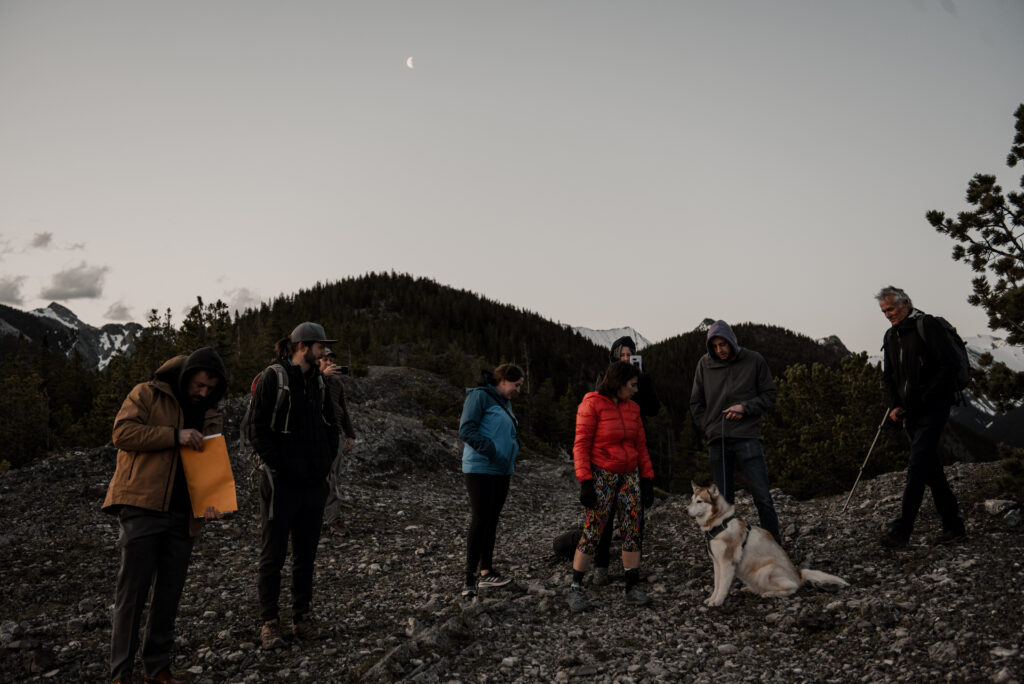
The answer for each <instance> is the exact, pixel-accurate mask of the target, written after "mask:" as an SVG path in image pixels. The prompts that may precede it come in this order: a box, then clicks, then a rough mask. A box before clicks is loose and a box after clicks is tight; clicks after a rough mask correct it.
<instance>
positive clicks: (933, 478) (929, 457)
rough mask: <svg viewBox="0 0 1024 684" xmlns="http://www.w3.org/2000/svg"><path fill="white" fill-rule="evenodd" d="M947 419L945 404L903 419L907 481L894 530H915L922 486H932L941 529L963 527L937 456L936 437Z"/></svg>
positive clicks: (893, 525) (900, 531) (903, 531)
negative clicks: (907, 442)
mask: <svg viewBox="0 0 1024 684" xmlns="http://www.w3.org/2000/svg"><path fill="white" fill-rule="evenodd" d="M948 419H949V407H948V406H946V407H944V408H940V409H933V410H931V411H927V412H925V413H923V414H922V415H921V416H920V417H917V418H912V419H910V420H908V421H907V423H906V430H907V437H909V438H910V464H909V465H908V466H907V485H906V487H905V488H904V489H903V507H902V510H901V511H900V517H899V519H898V520H896V521H894V522H893V524H892V529H893V530H894V531H896V532H899V533H901V534H905V535H910V533H911V532H913V531H914V521H915V520H916V519H917V512H918V510H920V508H921V501H922V500H923V499H924V488H925V487H928V488H930V489H931V490H932V498H934V499H935V509H936V510H937V511H938V512H939V516H940V517H941V518H942V527H943V529H946V530H962V529H963V525H964V521H963V520H962V519H961V518H960V511H959V506H958V504H957V501H956V495H955V494H953V490H952V489H950V487H949V482H947V481H946V473H945V471H943V470H942V459H941V458H940V457H939V437H941V436H942V429H943V428H944V427H945V426H946V421H947V420H948Z"/></svg>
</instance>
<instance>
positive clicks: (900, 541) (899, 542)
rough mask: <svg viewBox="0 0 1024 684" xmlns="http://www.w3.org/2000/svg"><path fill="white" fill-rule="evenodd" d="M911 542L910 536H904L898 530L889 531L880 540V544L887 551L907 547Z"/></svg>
mask: <svg viewBox="0 0 1024 684" xmlns="http://www.w3.org/2000/svg"><path fill="white" fill-rule="evenodd" d="M909 541H910V535H909V534H904V533H902V532H898V531H896V530H889V531H888V532H886V533H885V534H883V535H882V538H881V539H879V540H878V543H880V544H881V545H882V546H884V547H886V548H887V549H900V548H903V547H904V546H906V545H907V542H909Z"/></svg>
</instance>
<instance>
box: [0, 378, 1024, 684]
mask: <svg viewBox="0 0 1024 684" xmlns="http://www.w3.org/2000/svg"><path fill="white" fill-rule="evenodd" d="M346 387H347V388H348V394H349V396H350V400H351V409H352V412H353V415H354V420H355V423H356V426H357V430H358V431H359V442H358V445H357V447H356V450H355V452H354V453H353V454H352V455H351V456H350V458H349V459H348V460H347V463H346V468H347V471H348V476H347V479H348V482H347V486H346V495H347V500H346V507H345V516H346V522H347V524H348V525H349V527H350V529H351V535H350V536H346V537H338V536H327V535H325V536H324V538H323V539H322V540H321V544H320V552H319V557H318V560H317V563H318V567H317V575H316V598H315V608H316V613H317V615H318V617H319V620H320V625H321V627H322V635H321V638H320V639H318V640H315V641H311V642H296V641H289V642H288V644H287V646H286V647H285V648H283V649H279V650H275V651H269V652H267V651H263V650H261V649H260V648H259V647H258V645H257V641H258V628H259V620H258V615H257V600H256V590H255V564H256V556H257V539H258V536H259V534H258V530H259V522H258V513H257V505H256V500H255V497H254V491H255V490H254V488H253V487H252V485H251V484H250V482H249V480H248V473H249V470H250V467H249V464H248V462H247V461H246V460H245V459H244V458H238V459H237V460H236V463H235V473H236V478H237V481H238V482H237V484H238V500H239V507H240V510H239V511H238V513H236V514H234V515H233V516H232V517H230V518H229V519H225V520H223V521H219V522H217V523H211V524H209V525H207V527H206V529H205V531H204V533H203V536H202V537H201V540H200V541H199V543H198V544H197V545H196V548H195V553H194V556H193V561H192V567H191V570H190V573H189V579H188V584H187V586H186V589H185V595H184V597H183V599H182V603H181V607H180V611H179V617H178V643H177V647H176V650H175V653H176V655H175V667H176V669H177V671H178V672H179V673H180V674H187V675H188V676H189V677H190V678H191V679H192V680H193V681H195V682H264V681H295V680H299V681H316V682H331V681H339V682H344V681H357V680H369V681H392V680H404V681H411V682H456V681H463V682H470V681H473V682H482V681H558V682H567V681H572V680H585V681H599V682H653V681H698V682H701V681H707V682H710V681H773V682H774V681H778V682H794V681H813V682H827V681H834V682H848V681H869V682H885V681H915V682H917V681H934V680H949V681H995V682H1012V681H1020V680H1021V679H1022V678H1024V660H1022V658H1021V654H1020V649H1021V646H1022V641H1024V631H1022V622H1024V620H1022V617H1024V593H1022V589H1024V568H1022V566H1021V562H1022V558H1024V556H1022V548H1024V531H1022V528H1021V527H1019V526H1018V527H1011V526H1009V525H1007V524H1006V522H1005V521H1004V518H1003V515H1002V513H1001V510H1000V507H999V506H995V507H993V506H992V505H991V504H990V508H994V512H989V511H987V510H986V509H985V506H984V502H985V501H987V500H991V499H995V498H999V496H1000V492H999V491H998V489H997V487H996V485H995V484H994V483H995V478H996V475H997V473H998V465H996V464H958V465H955V466H953V467H951V468H949V469H947V472H948V475H949V476H950V479H951V481H952V484H953V487H954V489H955V491H956V492H957V494H958V496H959V497H960V501H961V506H962V509H963V511H964V513H965V515H966V519H967V528H968V538H967V539H966V540H964V541H963V542H961V543H958V544H955V545H951V546H933V545H931V544H930V543H929V541H928V539H929V537H931V536H933V535H934V534H935V533H937V532H938V528H939V525H938V520H937V518H936V516H935V514H934V508H933V507H932V506H931V503H930V501H926V503H925V506H924V508H923V512H922V517H921V519H920V521H919V532H920V534H919V535H917V536H915V538H914V539H913V542H912V544H911V546H910V547H908V548H906V549H902V550H898V551H891V550H886V549H882V548H880V547H879V546H878V544H877V541H876V540H877V537H878V536H879V534H880V531H881V529H882V527H883V524H884V522H885V521H886V520H889V519H891V518H892V517H894V516H895V514H896V511H897V509H898V506H899V494H900V491H901V484H902V475H901V474H892V475H886V476H882V477H880V478H877V479H875V480H872V481H869V482H864V483H862V484H861V485H860V487H859V488H858V491H857V494H856V495H855V498H854V500H853V503H852V505H851V507H850V510H848V511H847V512H846V514H845V515H841V516H840V515H830V512H831V511H832V509H833V508H834V507H835V506H836V504H837V503H839V504H841V503H842V498H843V497H839V498H838V499H836V498H832V499H821V500H815V501H808V502H800V501H796V500H793V499H791V498H789V497H787V496H785V495H783V494H782V493H781V492H776V504H777V507H778V509H779V517H780V519H781V520H782V525H783V528H784V535H785V546H786V548H787V550H788V551H789V552H790V554H791V556H792V557H793V559H794V561H795V562H796V563H797V564H798V565H802V566H806V567H813V568H817V569H821V570H825V571H828V572H831V573H835V574H838V575H840V576H842V577H844V578H846V579H847V580H848V581H849V582H850V584H851V586H850V587H848V588H844V589H839V590H834V589H833V590H823V589H815V588H812V587H804V588H802V589H801V590H800V591H799V592H798V593H797V594H795V595H794V596H792V597H789V598H785V599H761V598H758V597H755V596H753V595H750V594H748V593H746V592H741V591H740V590H739V587H738V586H735V587H734V588H733V591H732V593H731V594H730V595H729V598H728V600H727V601H726V603H725V605H724V606H723V607H721V608H714V609H711V608H706V607H704V605H703V603H702V602H703V600H704V598H706V597H707V596H708V595H709V594H710V592H711V584H712V575H711V563H710V560H709V559H708V557H707V556H706V553H705V551H704V544H703V539H702V536H701V534H700V533H699V532H698V530H697V527H696V526H695V525H694V523H693V522H692V521H691V520H690V519H689V518H688V517H687V515H686V512H685V505H686V503H687V499H686V498H684V497H681V496H664V497H661V498H659V500H658V501H657V502H656V504H655V506H654V507H653V509H652V510H650V511H649V522H648V526H647V544H646V547H645V551H644V573H645V579H644V582H645V584H644V588H645V590H646V591H647V592H648V593H650V594H651V595H652V596H653V597H654V598H655V602H654V604H653V606H652V607H649V608H639V609H638V608H632V607H627V606H625V605H624V604H623V600H622V591H623V590H622V584H621V570H620V569H618V571H617V572H616V570H617V569H616V568H615V567H614V566H613V577H614V579H616V580H617V581H616V582H615V583H613V584H612V585H610V586H606V587H589V588H588V589H587V596H588V598H589V599H590V600H592V601H594V602H596V603H597V604H598V605H599V607H598V608H597V610H595V611H593V612H590V613H584V614H582V615H574V614H570V613H569V612H568V610H567V609H566V606H565V596H564V592H565V589H566V587H567V586H568V584H569V578H570V568H569V565H568V563H566V562H563V561H559V560H557V559H556V558H554V557H553V555H552V553H551V540H552V538H553V537H554V536H555V535H556V534H557V533H559V532H561V531H563V530H564V529H566V528H568V527H569V526H571V525H573V524H574V523H577V522H578V521H579V519H580V517H581V512H580V507H579V504H578V503H577V501H576V495H577V487H576V484H575V481H574V478H573V476H572V471H571V467H570V464H569V463H568V461H567V460H565V461H551V460H544V459H541V458H539V457H535V456H534V457H530V455H529V454H527V455H526V457H525V458H523V460H521V461H520V464H519V468H518V472H517V474H516V476H515V477H514V478H513V485H512V491H511V493H510V496H509V500H508V504H507V505H506V508H505V511H504V513H503V515H502V519H501V525H500V527H499V533H498V534H499V537H498V544H497V549H496V566H497V567H498V568H499V569H500V570H502V571H503V572H505V573H506V574H510V575H512V576H514V577H515V582H514V583H513V584H512V585H510V586H508V587H505V588H502V589H493V590H490V591H486V590H485V591H484V592H483V593H482V594H481V596H480V598H479V599H476V600H471V601H467V600H464V599H461V598H460V597H459V590H460V588H461V584H462V573H461V569H462V562H463V554H464V549H465V528H466V524H467V521H468V512H467V509H468V507H467V502H466V496H465V492H464V490H463V487H462V483H461V479H460V475H459V470H458V464H459V454H460V443H459V441H458V438H457V435H456V434H455V433H454V432H451V431H446V430H443V429H441V430H435V431H428V430H426V429H424V427H423V423H422V422H421V419H422V418H423V417H424V414H425V410H426V409H425V408H424V406H423V401H424V393H425V392H430V393H434V394H435V395H440V398H439V396H434V397H433V399H432V401H440V400H441V399H442V398H446V399H448V400H456V401H457V400H458V399H459V397H461V390H458V389H454V388H445V387H443V386H441V385H439V384H438V383H437V380H436V378H434V377H432V376H430V375H428V374H425V373H420V372H416V371H410V370H407V369H383V368H379V369H373V370H372V372H371V374H370V376H369V377H367V378H361V379H358V380H355V379H348V381H347V385H346ZM438 387H441V389H437V388H438ZM428 403H429V402H428ZM227 413H228V414H229V416H230V417H231V424H232V427H229V428H228V433H229V435H231V434H232V432H233V431H237V427H236V426H237V420H238V418H239V417H240V416H239V413H240V409H239V408H238V404H237V402H235V403H233V404H232V405H231V406H230V407H229V409H228V411H227ZM428 424H429V421H428ZM113 466H114V453H113V451H112V450H111V449H110V448H107V449H96V450H82V449H75V450H69V451H65V452H62V453H56V454H54V455H52V456H51V457H49V458H48V459H46V460H44V461H42V462H39V463H37V464H35V465H33V466H31V467H27V468H24V469H21V470H18V471H13V472H8V473H5V474H4V475H2V476H0V516H2V520H3V522H4V525H3V527H2V529H0V588H2V592H3V594H2V596H3V598H2V601H0V680H2V681H35V680H40V679H41V680H52V681H62V682H80V681H81V682H102V681H105V679H106V675H107V669H106V668H107V665H106V659H107V655H108V642H109V637H110V608H111V602H112V595H113V585H114V576H115V573H116V571H117V562H118V552H117V548H116V544H115V542H116V539H117V524H116V521H115V519H114V518H112V517H110V516H107V515H105V514H103V513H102V512H101V511H100V510H99V506H100V504H101V502H102V500H103V495H104V493H105V490H106V486H107V482H108V481H109V479H110V475H111V473H112V471H113ZM738 510H739V512H740V515H741V516H751V515H754V514H753V507H752V505H751V503H750V501H749V499H745V498H743V497H742V495H741V497H740V500H739V501H738ZM755 517H756V516H755ZM284 594H285V596H284V598H285V600H287V595H288V589H287V582H286V583H285V590H284ZM285 622H286V623H287V616H285Z"/></svg>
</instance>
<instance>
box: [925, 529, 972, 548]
mask: <svg viewBox="0 0 1024 684" xmlns="http://www.w3.org/2000/svg"><path fill="white" fill-rule="evenodd" d="M966 536H967V530H965V529H964V526H963V525H960V526H959V527H953V528H947V529H944V530H942V532H940V533H939V534H938V535H937V536H936V537H935V539H933V540H932V543H933V544H936V545H940V544H949V543H950V542H955V541H956V540H958V539H963V538H964V537H966Z"/></svg>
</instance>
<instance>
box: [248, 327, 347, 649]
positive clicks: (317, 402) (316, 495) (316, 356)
mask: <svg viewBox="0 0 1024 684" xmlns="http://www.w3.org/2000/svg"><path fill="white" fill-rule="evenodd" d="M335 341H336V340H329V339H327V334H326V333H325V332H324V328H323V326H321V325H320V324H318V323H311V322H308V321H307V322H306V323H302V324H300V325H298V326H297V327H296V328H295V330H293V331H292V333H291V335H289V336H288V337H285V338H282V339H281V340H280V341H279V342H278V343H277V345H275V350H276V352H277V356H278V358H277V361H275V362H274V363H273V364H271V365H270V366H269V367H268V368H267V369H266V370H264V371H263V374H262V375H261V376H260V379H259V381H258V382H257V384H256V388H255V389H254V391H253V399H252V401H253V407H252V408H253V439H252V445H253V449H254V450H255V451H256V453H257V454H258V455H259V457H260V459H261V461H262V468H261V476H260V514H261V518H262V520H263V535H262V540H261V542H262V543H261V548H260V560H259V580H258V592H259V598H260V617H261V618H262V620H263V626H262V628H261V630H260V641H261V643H262V646H263V648H266V649H270V648H277V647H279V646H281V645H283V644H284V639H283V638H282V633H281V626H280V619H279V616H278V601H279V599H280V595H281V568H282V567H283V566H284V562H285V558H286V556H287V555H288V539H289V537H290V538H291V542H292V555H293V558H292V633H293V634H294V636H295V637H296V638H297V639H311V638H314V637H316V636H317V633H318V632H317V629H316V627H315V626H314V623H313V620H312V616H311V613H310V606H311V603H312V599H313V565H314V562H315V561H316V548H317V543H318V542H319V540H320V525H321V519H322V518H323V513H324V503H325V502H326V500H327V475H328V473H329V472H330V469H331V461H332V460H333V459H334V455H335V453H337V451H338V427H337V425H336V422H335V416H334V409H333V408H332V407H331V402H330V396H329V395H328V394H327V389H326V385H325V384H324V379H323V375H321V373H320V368H319V362H320V359H321V358H322V357H323V356H324V355H325V354H326V351H327V345H328V344H331V343H333V342H335Z"/></svg>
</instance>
